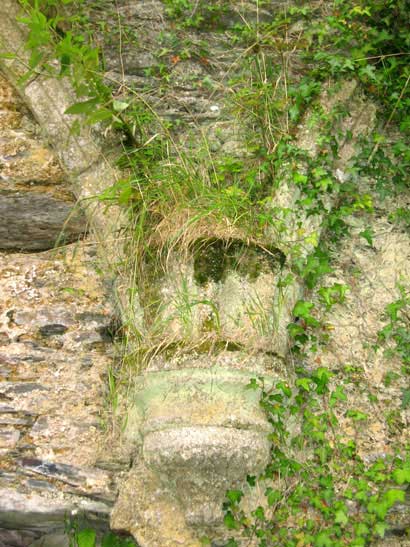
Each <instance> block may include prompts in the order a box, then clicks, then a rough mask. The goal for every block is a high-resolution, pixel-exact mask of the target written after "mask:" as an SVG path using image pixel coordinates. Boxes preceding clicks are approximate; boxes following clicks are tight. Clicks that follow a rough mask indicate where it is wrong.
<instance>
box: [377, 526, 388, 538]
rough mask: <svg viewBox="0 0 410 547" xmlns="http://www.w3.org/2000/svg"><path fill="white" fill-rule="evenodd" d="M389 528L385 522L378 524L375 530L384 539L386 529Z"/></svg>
mask: <svg viewBox="0 0 410 547" xmlns="http://www.w3.org/2000/svg"><path fill="white" fill-rule="evenodd" d="M387 528H388V526H387V524H386V523H385V522H377V523H376V524H375V526H374V530H375V532H376V534H377V535H378V536H380V537H381V538H383V537H384V533H385V531H386V529H387Z"/></svg>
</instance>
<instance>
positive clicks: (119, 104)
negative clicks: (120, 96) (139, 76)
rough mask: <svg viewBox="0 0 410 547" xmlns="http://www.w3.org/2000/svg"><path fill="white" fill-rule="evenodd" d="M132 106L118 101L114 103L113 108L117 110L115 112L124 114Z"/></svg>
mask: <svg viewBox="0 0 410 547" xmlns="http://www.w3.org/2000/svg"><path fill="white" fill-rule="evenodd" d="M129 106H130V103H126V102H125V101H117V100H116V99H114V100H113V102H112V107H113V109H114V110H115V112H123V111H124V110H126V109H127V108H128V107H129Z"/></svg>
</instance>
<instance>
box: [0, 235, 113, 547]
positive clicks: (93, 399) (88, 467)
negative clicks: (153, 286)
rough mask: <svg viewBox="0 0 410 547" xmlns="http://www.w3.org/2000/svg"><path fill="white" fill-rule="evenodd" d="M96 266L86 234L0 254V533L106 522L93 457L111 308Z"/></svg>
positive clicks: (106, 503)
mask: <svg viewBox="0 0 410 547" xmlns="http://www.w3.org/2000/svg"><path fill="white" fill-rule="evenodd" d="M94 266H95V253H94V250H93V246H92V245H90V243H88V242H84V243H82V244H76V245H73V246H69V247H66V248H65V249H64V250H60V251H50V252H48V253H41V254H36V255H19V254H7V255H4V254H3V255H0V331H1V343H0V455H1V458H0V462H1V463H0V541H1V540H3V539H2V538H3V536H4V534H6V536H7V533H6V532H4V533H3V532H2V531H1V529H2V528H3V529H4V528H5V529H11V530H22V532H21V534H23V535H22V536H21V537H20V543H17V545H30V543H25V541H26V540H24V537H23V536H24V533H25V532H24V531H25V530H26V531H27V532H30V531H31V532H33V531H34V532H35V536H36V537H38V536H39V535H40V534H41V533H45V532H48V533H49V532H50V531H53V530H60V531H62V530H63V529H64V519H65V516H66V515H67V514H68V515H70V514H71V515H75V514H76V513H82V512H85V513H86V514H87V515H88V517H89V518H91V520H92V521H95V523H96V526H97V527H104V526H106V521H107V518H108V515H109V512H110V508H111V505H112V503H113V501H114V499H115V483H114V480H113V476H112V473H111V472H110V471H105V470H103V469H99V468H98V467H96V463H97V462H98V460H100V461H101V460H104V442H105V435H106V433H105V426H104V420H105V419H107V418H106V414H105V409H104V397H105V395H104V393H105V382H106V380H105V378H106V374H107V370H108V368H109V367H110V366H112V358H113V357H112V351H111V340H110V324H111V321H112V314H113V310H112V308H111V306H110V304H109V303H107V302H106V297H105V290H104V287H103V285H102V282H101V279H100V278H99V276H98V274H97V273H96V271H95V269H94ZM6 536H4V537H6ZM7 537H8V536H7ZM3 541H8V540H6V539H5V540H3ZM33 541H34V540H33ZM6 544H7V543H6Z"/></svg>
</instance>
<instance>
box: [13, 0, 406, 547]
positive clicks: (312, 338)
mask: <svg viewBox="0 0 410 547" xmlns="http://www.w3.org/2000/svg"><path fill="white" fill-rule="evenodd" d="M62 3H63V4H64V5H65V7H66V8H67V7H70V5H71V7H72V6H78V5H79V4H78V3H77V2H76V1H75V0H65V1H64V2H62ZM163 3H164V5H165V12H166V14H167V16H168V17H169V18H171V19H172V22H173V25H174V31H175V35H173V40H172V44H173V45H172V47H173V48H176V49H175V50H174V49H172V52H171V53H172V58H173V59H174V61H171V62H175V63H178V62H180V60H181V57H180V55H179V54H177V52H178V47H179V46H180V44H182V43H183V45H184V49H183V51H184V52H185V53H184V56H185V58H189V57H190V50H189V48H190V47H191V45H190V42H189V40H188V41H187V32H188V30H189V31H192V29H195V30H198V31H211V30H212V31H217V30H218V25H219V21H220V20H224V18H223V17H222V16H223V15H224V14H226V13H227V11H228V10H229V9H232V2H227V1H218V2H211V3H209V2H207V3H205V2H201V1H200V2H193V1H190V0H164V2H163ZM22 4H23V5H24V7H25V8H26V10H27V13H28V15H27V16H26V17H24V18H23V19H22V22H24V23H25V24H26V25H27V26H28V27H29V29H30V37H29V42H28V44H27V45H28V47H29V48H30V49H31V51H32V56H31V60H30V70H31V71H36V70H47V71H48V72H49V73H50V74H52V75H54V76H58V77H70V78H71V79H72V81H73V83H74V86H75V88H76V91H77V93H78V102H77V103H76V104H74V105H72V106H71V107H70V108H69V109H68V111H67V112H68V113H71V114H83V115H84V116H85V118H86V120H87V122H88V123H91V124H96V123H97V124H100V126H103V127H104V128H105V129H106V130H107V131H111V130H114V131H118V132H119V134H121V135H122V144H123V153H122V157H121V159H120V165H121V166H122V167H123V168H124V170H125V171H126V172H127V173H128V175H129V176H127V177H124V179H123V180H122V181H120V182H118V183H117V184H115V185H114V186H113V187H111V188H110V189H108V190H107V191H106V192H104V193H103V194H102V195H100V196H98V199H100V200H102V201H105V202H106V203H107V204H110V203H116V204H119V205H121V206H123V207H125V208H127V210H128V211H129V218H130V227H129V231H130V233H131V235H132V238H131V239H132V244H131V245H132V250H133V255H134V256H135V262H134V267H135V270H136V271H137V272H138V275H137V276H136V277H137V278H138V280H139V283H141V285H142V286H143V285H144V283H146V278H145V281H144V276H146V274H147V272H152V271H155V270H156V269H157V270H164V269H165V267H166V258H167V257H168V256H169V254H170V253H171V252H172V251H173V250H174V249H179V250H181V249H182V250H184V251H186V250H188V251H189V252H192V253H193V256H194V266H195V281H196V282H197V283H198V284H199V285H202V284H206V283H207V282H208V281H209V280H210V279H212V280H213V281H215V282H220V281H222V280H223V276H224V271H225V270H226V269H236V270H238V269H240V270H241V269H242V271H246V272H247V275H249V276H251V277H252V276H255V277H257V276H258V274H259V273H260V269H261V268H262V267H264V266H263V265H261V264H262V263H263V262H264V261H265V262H266V260H265V259H267V261H268V263H269V264H270V265H272V267H276V266H277V264H278V263H279V264H280V266H283V265H284V262H285V255H284V254H282V251H281V252H279V251H276V250H275V249H276V247H273V246H271V247H269V245H266V234H267V233H268V232H269V230H270V229H274V231H275V233H276V234H279V239H280V238H282V239H286V235H287V234H286V219H287V218H288V217H289V216H290V215H294V216H295V217H296V218H299V225H298V229H299V230H300V238H299V239H303V235H304V232H303V227H304V226H303V223H304V220H303V219H311V218H312V217H314V216H315V215H316V216H317V217H318V218H320V227H319V229H318V230H317V234H316V235H315V234H310V236H309V237H310V240H309V244H310V247H309V248H310V251H309V252H307V253H306V252H303V248H302V246H301V245H300V242H298V241H293V240H292V241H291V242H290V243H289V244H288V246H287V247H286V252H287V256H286V264H287V266H289V268H290V270H289V271H290V273H289V274H288V275H289V278H287V280H286V281H284V280H281V283H289V284H290V283H293V282H294V281H295V280H298V282H301V283H303V285H304V289H305V290H304V297H303V299H301V300H299V301H298V302H297V304H296V306H295V308H294V310H293V315H294V320H293V321H292V322H291V323H290V324H289V326H288V333H289V336H290V339H291V341H292V352H291V357H290V360H291V359H292V360H293V362H294V363H295V366H296V371H297V375H296V376H297V378H296V381H295V386H294V387H291V386H289V385H287V384H286V383H284V382H279V383H277V384H276V386H275V387H274V388H273V389H267V388H265V384H264V380H263V378H258V379H254V380H252V381H251V383H250V385H249V389H255V390H260V393H261V405H262V407H263V408H264V410H265V411H266V414H267V416H268V419H269V421H270V423H271V426H272V433H271V435H270V441H271V443H272V451H271V456H272V457H271V461H270V463H269V465H268V467H267V469H266V470H265V471H264V473H263V474H262V475H261V476H260V477H248V486H249V489H252V488H253V487H254V486H255V485H258V486H259V488H261V489H262V491H263V501H262V502H261V504H260V505H259V506H258V507H256V508H254V509H252V510H249V511H248V510H247V509H246V506H245V501H246V496H245V494H244V491H241V490H231V491H229V492H228V493H227V501H226V504H225V507H224V510H225V524H226V526H227V528H228V529H230V530H232V535H233V537H232V539H231V540H230V541H229V543H228V544H227V545H229V546H232V547H233V546H235V545H239V544H241V543H240V542H241V541H242V540H243V541H245V542H248V543H250V542H251V541H253V542H257V544H258V545H260V546H262V547H265V546H283V547H302V546H312V547H341V546H345V545H350V546H353V547H362V546H366V545H370V544H371V543H372V542H374V541H376V540H377V539H378V538H383V537H384V535H385V534H386V533H387V531H388V529H389V526H390V521H389V518H390V512H391V510H392V508H393V507H394V506H395V505H396V504H397V503H399V504H401V503H404V502H405V501H406V488H407V486H408V484H409V483H410V456H409V453H408V450H409V446H401V447H400V446H395V447H394V453H392V454H390V455H389V456H386V457H376V458H374V460H373V461H368V460H366V459H365V458H363V457H362V456H361V454H360V452H359V450H358V447H357V444H356V442H355V440H354V438H347V437H346V436H344V435H343V434H342V433H341V431H340V413H338V409H339V408H343V409H345V410H344V412H345V417H347V418H348V419H349V420H351V423H352V428H353V430H354V431H358V430H359V429H360V428H363V427H365V424H366V420H367V416H366V414H365V413H364V412H362V411H361V410H358V409H356V408H352V407H350V408H347V407H346V405H347V396H346V386H348V385H349V383H352V382H354V373H353V372H352V369H350V370H349V371H348V374H340V376H336V375H335V373H334V372H333V371H330V370H329V369H328V368H327V367H326V366H322V365H321V366H318V367H317V368H316V370H314V371H313V372H312V371H308V370H306V367H304V360H305V358H306V355H307V354H312V353H315V352H316V351H317V349H318V348H319V347H320V346H322V345H325V344H326V343H327V342H328V339H329V332H328V329H327V326H326V324H324V323H323V322H322V321H321V320H320V316H319V314H318V311H317V309H316V308H315V305H314V302H313V300H314V296H315V295H316V297H317V299H318V300H319V302H320V303H321V305H322V306H323V307H324V309H326V310H329V309H331V308H332V307H333V306H334V305H335V304H340V303H343V301H344V299H345V297H346V293H347V292H348V289H349V288H348V287H347V286H346V285H344V284H342V283H338V282H335V283H333V284H332V285H331V286H321V282H322V279H323V277H324V276H325V275H326V274H329V273H330V272H331V271H332V258H333V256H334V255H335V253H336V252H337V249H338V245H339V243H340V241H341V240H342V239H343V238H344V237H345V236H346V235H347V234H348V233H349V230H350V221H351V219H352V218H353V217H365V216H366V215H368V216H370V215H372V214H374V209H375V208H374V204H373V197H372V196H374V195H377V196H378V197H379V198H380V199H381V200H382V199H386V198H389V197H390V198H391V197H392V196H393V197H394V196H396V195H398V194H399V193H400V192H402V191H403V190H404V189H406V190H408V189H409V187H410V178H409V176H410V175H409V173H410V170H409V167H410V152H409V150H410V148H409V135H410V64H409V55H410V33H409V25H410V12H409V10H408V5H407V2H406V1H405V0H388V1H387V2H386V1H383V2H382V1H379V0H369V1H364V0H348V1H345V0H335V1H334V2H331V3H328V2H325V3H323V2H311V3H308V4H309V5H306V4H307V3H306V2H298V1H296V2H294V3H293V4H292V5H291V6H289V5H284V6H283V8H277V9H275V13H274V14H271V16H270V17H266V13H264V17H263V18H261V19H259V16H257V17H256V18H254V19H252V20H247V19H246V18H242V20H241V19H240V20H239V21H237V22H236V23H235V24H234V25H231V26H229V25H228V26H227V25H225V23H223V24H221V28H219V31H221V32H222V31H223V32H226V33H228V36H229V40H230V43H232V44H234V45H235V47H238V48H240V61H241V62H240V63H239V62H238V63H237V64H236V65H235V66H238V65H239V64H240V65H241V67H242V68H241V70H237V71H236V73H235V74H228V76H227V78H226V80H225V81H224V85H225V86H226V88H227V89H228V91H229V93H227V95H229V99H227V101H226V102H227V103H228V104H227V108H228V109H229V112H231V113H232V114H233V115H234V116H236V117H237V118H238V119H239V120H240V123H241V124H242V125H243V126H244V127H245V128H246V135H247V137H246V147H247V155H244V157H240V158H238V157H233V155H230V154H222V155H218V154H216V153H215V154H213V153H212V152H211V146H210V143H209V142H207V141H206V139H204V142H203V143H201V145H200V146H199V147H198V149H197V150H196V152H195V154H192V151H187V150H186V149H184V147H183V146H181V144H180V143H179V142H178V138H177V131H175V127H173V125H172V123H170V122H166V121H164V119H162V118H161V117H160V116H159V115H158V114H157V113H156V111H155V109H154V108H153V107H152V106H151V104H150V102H149V101H148V100H146V98H145V96H144V95H143V94H141V93H139V92H137V91H136V90H134V89H130V88H127V86H125V88H126V89H125V91H126V92H125V93H123V92H124V89H123V84H121V86H122V87H121V89H117V88H113V87H112V86H111V85H108V83H107V82H106V81H105V80H104V78H103V76H102V66H101V65H102V62H101V58H100V57H99V56H98V52H97V50H96V49H95V48H94V47H93V45H92V42H91V38H90V36H89V35H86V34H84V31H82V30H81V29H83V28H84V24H85V23H84V18H83V16H79V15H78V13H76V14H75V15H68V16H64V17H63V16H62V15H61V14H60V11H59V10H58V9H57V10H55V8H56V7H60V3H59V2H58V0H38V1H36V2H34V3H33V2H30V1H29V0H23V1H22ZM253 4H254V7H255V13H256V14H257V15H258V14H259V11H260V9H262V8H263V9H267V10H269V7H271V6H270V3H269V2H262V1H260V2H258V1H257V0H256V1H255V2H253ZM68 11H69V13H70V10H68ZM71 11H72V10H71ZM74 11H75V10H74ZM61 13H62V12H61ZM63 19H64V25H63V26H62V20H63ZM63 27H64V30H63V31H62V30H61V29H62V28H63ZM79 29H80V32H79V33H78V31H79ZM50 43H54V50H53V52H52V56H51V57H50V49H49V47H48V46H49V44H50ZM181 51H182V50H181ZM203 53H206V52H204V51H203V50H202V49H201V53H200V55H201V56H202V54H203ZM195 54H196V53H195ZM164 56H165V54H164ZM55 58H57V59H58V61H59V63H58V68H57V69H56V65H55V63H53V62H52V61H53V60H54V59H55ZM154 72H155V71H154ZM232 72H234V71H232ZM155 76H156V77H157V78H159V79H161V80H162V83H163V85H164V87H166V86H168V85H169V66H168V65H166V64H164V65H161V67H160V70H157V71H156V72H155ZM347 79H356V80H357V81H358V82H359V84H360V86H361V89H362V90H363V92H364V93H365V94H366V96H368V97H369V98H371V100H372V101H374V102H375V103H376V104H377V106H378V112H379V116H378V122H377V123H378V126H377V128H376V130H375V131H373V132H372V134H371V135H370V136H368V137H366V138H363V142H361V147H360V150H359V151H358V152H357V153H356V155H355V156H354V158H353V160H352V161H351V162H350V165H349V166H347V169H346V173H345V174H344V176H343V177H339V178H337V177H336V175H335V173H334V165H335V162H337V160H338V156H339V152H340V143H341V142H349V139H352V132H351V131H350V132H349V130H348V131H346V132H345V134H343V135H338V134H335V132H334V131H333V130H334V127H335V126H336V122H337V120H339V119H342V118H343V117H346V116H347V115H348V112H347V111H346V109H345V110H343V111H333V112H332V113H326V112H324V111H323V109H321V108H320V106H319V101H318V97H319V96H320V94H321V93H322V92H323V89H324V88H326V87H328V85H327V84H328V83H329V82H330V81H332V82H333V83H335V85H336V86H337V82H340V81H343V80H347ZM308 109H309V110H310V111H313V112H314V116H313V118H312V120H313V122H312V123H314V122H315V121H316V124H317V125H320V127H321V131H320V135H319V138H318V142H317V143H315V144H316V145H317V148H318V154H317V155H316V156H315V157H314V158H312V157H311V156H309V155H308V154H306V151H305V150H303V149H301V148H300V147H298V146H297V142H296V135H297V132H298V126H299V125H300V124H301V123H302V121H303V120H304V117H305V114H306V112H307V110H308ZM347 110H348V108H347ZM389 131H390V132H391V133H389ZM391 134H393V137H394V141H393V142H392V141H391V139H390V137H388V135H391ZM301 165H303V169H301ZM284 171H286V172H287V173H288V178H287V180H288V181H289V180H290V181H291V184H292V185H293V186H291V187H292V189H293V190H294V192H295V194H296V193H298V195H299V198H298V199H297V200H296V201H295V204H294V208H293V209H291V210H290V209H289V208H286V207H279V206H278V207H277V208H275V207H272V202H274V199H275V196H276V195H277V192H278V189H279V188H280V187H281V184H282V183H283V173H284ZM363 178H368V179H369V180H371V181H373V182H372V184H373V187H372V188H371V192H369V191H367V190H366V191H364V190H363V184H362V183H361V181H362V179H363ZM391 221H393V222H399V223H401V225H402V226H403V227H404V229H407V230H408V227H409V215H408V212H407V211H406V210H405V209H404V208H397V210H396V212H395V213H393V214H392V215H391ZM318 234H321V238H320V240H319V235H318ZM361 237H363V238H364V239H365V240H366V241H367V242H368V244H369V245H370V246H371V245H372V241H373V239H372V238H373V236H372V232H371V231H370V230H368V229H365V230H363V231H362V232H361ZM239 241H245V242H246V245H244V244H243V243H238V242H239ZM244 247H246V249H244ZM272 249H274V251H273V252H272ZM246 256H247V258H246ZM244 257H245V259H244ZM259 259H263V260H259ZM272 261H274V263H275V264H274V265H273V264H272ZM141 279H142V281H141ZM408 308H409V295H408V291H406V289H405V288H402V289H401V296H400V298H399V299H398V300H395V301H394V302H393V303H392V304H390V305H389V306H388V308H387V309H386V316H387V318H388V324H387V325H386V327H385V328H383V329H382V330H381V331H380V333H379V339H378V343H379V344H384V343H388V344H389V348H388V351H389V352H391V354H392V355H395V356H396V357H397V356H398V357H399V358H400V359H401V361H402V364H403V366H402V374H403V375H404V377H406V378H407V379H408V375H409V363H410V343H409V340H410V335H409V321H408V319H409V312H408ZM217 327H218V328H219V325H217ZM352 367H354V365H352ZM345 372H346V371H345ZM393 380H394V377H393V376H391V375H390V376H389V377H388V378H387V379H386V380H385V382H387V383H388V382H391V381H393ZM386 385H387V384H386ZM409 393H410V391H409V390H408V389H405V390H403V396H402V401H401V404H402V408H403V409H406V408H408V407H409V406H410V394H409ZM291 423H297V424H298V425H297V427H293V426H292V427H291V426H290V424H291ZM353 437H354V436H353ZM245 544H246V543H245Z"/></svg>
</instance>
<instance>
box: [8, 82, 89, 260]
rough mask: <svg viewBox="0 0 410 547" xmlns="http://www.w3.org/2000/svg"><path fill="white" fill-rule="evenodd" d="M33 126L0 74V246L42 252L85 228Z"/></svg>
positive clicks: (51, 156)
mask: <svg viewBox="0 0 410 547" xmlns="http://www.w3.org/2000/svg"><path fill="white" fill-rule="evenodd" d="M35 128H36V125H35V124H34V123H33V122H32V120H31V119H30V116H29V115H28V112H27V111H26V110H25V108H24V107H23V105H22V103H21V101H20V100H19V99H18V97H17V95H16V93H15V92H14V90H13V89H12V87H11V86H10V84H9V83H7V82H6V80H5V79H4V78H3V77H2V76H0V249H9V250H22V251H43V250H46V249H50V248H52V247H54V246H55V245H56V244H62V243H67V242H70V241H73V240H77V239H79V238H80V237H82V236H83V235H84V233H85V232H86V229H87V222H86V219H85V217H84V215H83V214H82V212H81V210H80V209H79V208H78V207H76V205H75V202H76V200H75V197H74V196H73V194H71V193H70V192H69V190H68V188H67V181H66V180H65V177H64V173H63V171H62V170H61V168H60V166H59V165H58V163H57V161H56V159H55V157H54V156H53V154H52V153H51V151H50V150H49V149H48V148H47V147H46V146H45V145H44V143H42V142H41V140H40V139H39V137H38V136H37V135H36V134H35ZM64 182H65V183H66V184H65V185H64Z"/></svg>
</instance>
